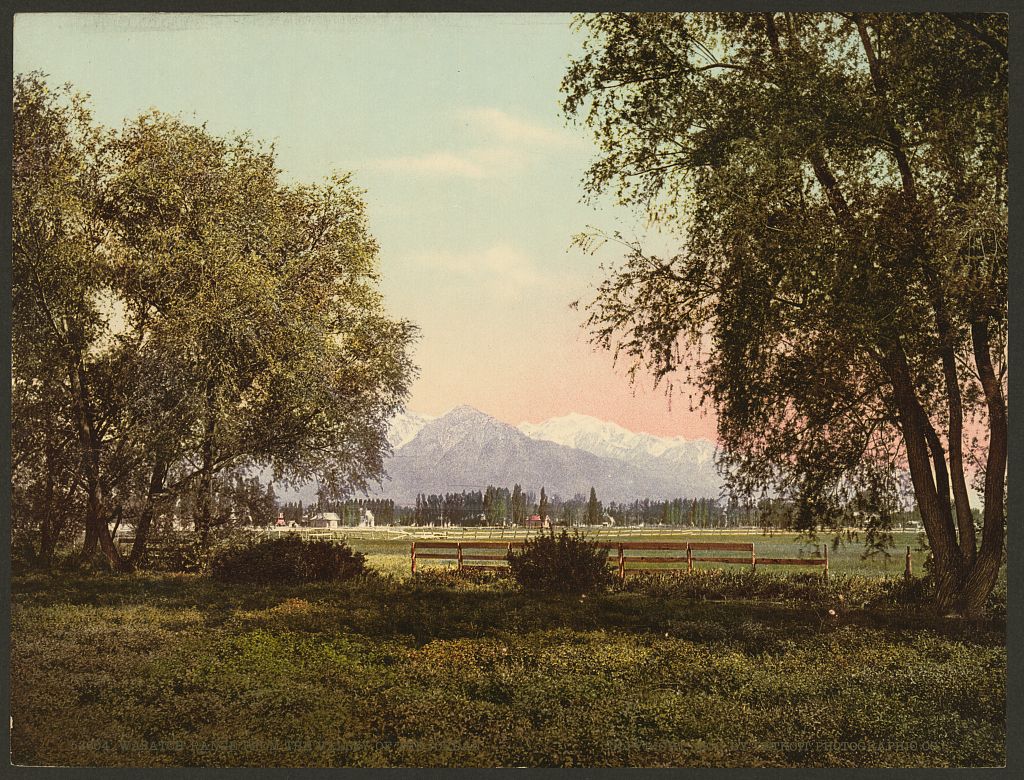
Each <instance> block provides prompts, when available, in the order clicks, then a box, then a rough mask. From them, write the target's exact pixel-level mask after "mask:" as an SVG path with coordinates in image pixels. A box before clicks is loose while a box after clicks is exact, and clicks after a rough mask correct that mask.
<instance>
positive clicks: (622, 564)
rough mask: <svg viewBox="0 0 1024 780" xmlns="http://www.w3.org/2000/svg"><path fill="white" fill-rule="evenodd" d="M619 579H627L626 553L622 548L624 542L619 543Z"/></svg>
mask: <svg viewBox="0 0 1024 780" xmlns="http://www.w3.org/2000/svg"><path fill="white" fill-rule="evenodd" d="M619 579H620V580H622V581H625V579H626V554H625V553H624V552H623V550H622V544H621V543H620V544H619Z"/></svg>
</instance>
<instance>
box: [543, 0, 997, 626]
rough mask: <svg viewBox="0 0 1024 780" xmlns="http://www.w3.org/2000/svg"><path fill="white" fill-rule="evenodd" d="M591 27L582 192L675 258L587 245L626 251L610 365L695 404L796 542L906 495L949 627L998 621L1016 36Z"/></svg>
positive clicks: (603, 299)
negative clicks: (975, 501) (990, 604)
mask: <svg viewBox="0 0 1024 780" xmlns="http://www.w3.org/2000/svg"><path fill="white" fill-rule="evenodd" d="M576 26H577V28H578V29H580V30H582V31H583V32H584V34H585V36H586V40H585V41H584V44H583V53H582V54H581V55H579V56H578V57H576V58H575V59H574V60H573V61H572V62H571V64H570V66H569V69H568V72H567V74H566V76H565V78H564V81H563V85H562V88H563V93H564V109H565V111H566V114H567V115H568V116H569V117H571V118H576V119H578V120H580V121H582V122H583V123H585V124H586V125H587V126H589V127H590V128H591V129H592V130H593V132H594V135H595V137H596V140H597V144H598V148H599V149H600V153H599V157H598V158H597V160H596V162H595V163H594V164H593V166H592V167H591V168H590V170H589V172H588V174H587V176H586V179H585V188H586V190H587V192H588V193H589V194H590V195H592V196H599V195H603V194H610V195H611V196H613V197H615V198H616V199H617V200H618V201H619V202H621V203H623V204H626V205H632V206H635V207H636V208H637V209H638V210H640V211H642V212H643V213H644V214H645V216H646V217H647V218H649V220H650V222H651V223H652V224H654V225H656V226H658V227H660V228H661V229H662V230H663V231H664V232H665V233H666V234H668V235H671V236H674V238H675V239H676V241H677V245H678V247H679V249H678V252H677V253H676V254H674V255H671V256H653V255H652V254H651V253H649V252H646V251H645V250H644V249H643V247H642V246H641V244H640V242H639V241H636V240H632V239H624V238H623V237H621V236H617V235H614V236H601V235H599V234H596V233H594V232H590V233H588V234H587V235H584V236H581V237H580V242H581V244H582V245H584V246H593V245H594V244H595V243H596V242H600V241H602V240H603V239H612V240H616V241H619V242H620V243H622V244H623V245H624V260H623V262H622V263H620V264H619V265H617V266H616V267H615V268H613V269H612V270H611V271H610V273H609V276H608V277H607V278H606V279H605V281H604V282H603V283H602V284H601V286H600V287H599V290H598V293H597V296H596V298H595V299H594V300H593V301H592V302H591V303H590V304H589V306H588V311H589V318H588V324H589V327H590V329H591V332H592V334H593V338H594V340H595V342H596V343H597V344H598V345H600V346H603V347H606V348H610V349H613V350H615V351H616V352H617V353H618V355H619V357H620V358H622V359H624V360H626V361H627V362H629V363H630V365H631V370H632V372H633V373H634V374H636V373H638V372H641V373H649V374H653V376H655V377H656V378H657V379H659V380H665V381H666V382H668V383H669V385H670V386H671V385H672V384H676V385H677V386H679V385H680V384H682V385H683V386H689V387H696V388H698V392H699V393H700V394H701V397H702V398H703V399H705V400H706V401H708V402H710V403H711V404H713V406H714V407H715V410H716V414H717V419H718V442H719V446H720V447H721V450H722V453H723V464H722V465H723V467H724V469H725V471H726V473H727V477H728V481H729V487H730V488H731V489H732V490H733V491H735V492H738V493H741V494H742V493H748V494H752V495H758V494H763V492H764V491H771V492H772V494H774V495H779V496H783V497H786V498H791V499H792V500H793V501H794V503H795V504H796V505H797V506H798V507H799V512H798V516H797V522H798V525H799V527H801V528H806V529H813V528H814V527H820V526H821V525H822V524H828V523H831V522H833V521H834V520H833V519H834V518H836V517H837V516H839V513H838V512H836V511H834V510H835V509H836V508H837V507H839V506H841V505H842V504H843V503H844V502H846V501H848V499H849V496H850V495H851V494H852V493H855V492H866V493H869V494H873V495H875V496H877V497H879V500H884V498H885V496H891V495H892V494H894V493H895V492H896V491H897V485H898V476H899V474H901V473H902V472H903V471H904V470H909V472H910V475H911V478H912V482H913V491H914V495H915V498H916V502H917V506H918V507H919V510H920V513H921V518H922V521H923V523H924V527H925V530H926V533H927V536H928V542H929V544H930V546H931V551H932V553H933V555H934V559H935V566H934V572H935V575H936V581H937V588H936V591H937V602H938V606H939V608H941V609H944V610H951V611H958V612H962V613H977V612H980V611H981V610H982V609H983V605H984V604H985V601H986V599H987V597H988V595H989V593H990V592H991V590H992V588H993V586H994V583H995V582H996V579H997V576H998V572H999V569H1000V566H1001V565H1002V563H1003V560H1004V556H1003V552H1004V545H1005V542H1004V535H1005V517H1006V507H1005V495H1006V491H1005V482H1006V465H1007V462H1006V459H1007V452H1006V450H1007V410H1006V357H1007V353H1006V334H1007V318H1006V314H1007V106H1008V77H1007V73H1008V57H1007V36H1008V17H1007V16H1006V15H1005V14H939V13H931V14H858V13H771V12H766V13H693V14H671V13H655V14H634V13H616V14H597V15H586V16H580V17H578V18H577V21H576ZM679 380H682V383H680V381H679ZM972 478H973V480H974V486H975V489H976V491H977V493H978V494H980V495H981V496H982V499H983V505H984V508H983V511H982V515H983V523H982V530H981V534H980V539H979V538H977V534H976V532H975V527H974V522H973V515H972V511H971V507H970V493H969V490H968V483H969V481H970V480H971V479H972Z"/></svg>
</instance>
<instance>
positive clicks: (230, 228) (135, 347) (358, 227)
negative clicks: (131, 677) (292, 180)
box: [11, 73, 415, 568]
mask: <svg viewBox="0 0 1024 780" xmlns="http://www.w3.org/2000/svg"><path fill="white" fill-rule="evenodd" d="M13 154H14V157H13V208H12V215H11V217H12V239H13V258H12V304H13V308H12V358H13V379H12V416H13V425H12V434H13V439H12V461H13V463H12V465H13V475H14V479H13V492H14V495H13V505H12V519H13V527H14V539H15V543H16V545H18V547H19V548H20V549H22V550H24V551H25V552H26V553H27V554H29V555H31V556H32V557H33V558H34V559H35V560H37V561H39V562H41V563H44V564H45V563H46V562H48V561H49V560H51V558H52V557H53V554H54V551H55V549H56V548H57V546H58V544H60V543H62V542H64V541H67V540H69V539H71V538H73V535H74V534H77V533H78V532H79V531H80V530H81V529H82V528H84V531H85V536H84V539H85V541H84V546H83V548H82V550H81V554H82V556H84V558H87V559H91V558H93V557H94V556H96V555H99V557H100V558H101V560H103V561H104V562H105V563H106V565H109V566H110V567H114V568H125V567H130V566H132V565H133V564H134V563H135V562H136V561H138V560H139V558H140V557H141V555H142V553H143V551H144V549H145V545H146V540H147V535H148V532H149V529H150V527H151V525H152V522H153V519H154V517H156V516H158V515H159V514H161V513H163V512H165V511H166V509H167V507H168V506H178V507H179V508H180V507H182V506H187V511H188V512H189V513H190V514H191V519H192V521H193V523H194V528H195V530H196V532H197V533H198V534H199V535H200V537H201V539H202V540H204V541H206V540H207V538H208V536H209V533H210V529H211V527H212V526H213V524H214V523H215V521H216V515H217V512H218V495H219V494H221V493H224V492H225V488H226V483H225V481H226V479H228V475H230V474H232V473H236V472H237V470H239V469H245V468H250V469H254V468H256V467H263V468H269V469H270V471H271V472H272V473H273V475H274V477H275V479H276V480H279V481H283V482H288V481H300V480H301V481H305V480H308V479H311V478H313V477H317V478H318V479H320V481H321V483H322V484H323V485H325V486H326V489H327V490H328V491H330V492H333V493H334V494H336V495H337V496H339V497H340V496H341V495H344V494H345V493H346V492H347V491H350V490H352V489H356V488H361V487H363V486H365V485H366V484H367V483H368V482H369V481H370V480H372V479H375V478H377V477H379V476H380V474H381V471H382V458H383V455H384V453H385V452H386V451H387V443H386V438H385V434H386V430H387V423H388V420H389V419H390V418H391V417H392V416H393V415H394V414H395V413H396V412H397V411H399V410H400V409H401V408H402V405H403V403H404V400H405V397H406V394H407V388H408V384H409V381H410V378H411V376H412V374H413V367H412V365H411V363H410V358H409V354H408V349H409V346H410V344H411V341H412V340H413V339H414V337H415V329H414V327H413V326H412V325H411V324H410V323H408V322H405V321H401V320H395V319H392V318H390V317H388V316H387V315H386V313H385V311H384V307H383V305H382V300H381V296H380V293H379V292H378V289H377V252H378V249H377V244H376V242H375V241H374V239H373V237H372V236H371V235H370V233H369V232H368V229H367V221H366V209H365V203H364V201H363V197H362V192H361V191H360V190H359V189H357V188H356V187H355V186H354V185H353V184H352V182H351V180H350V179H349V177H348V176H345V175H335V176H332V177H330V178H327V179H326V180H325V181H323V182H322V183H319V184H286V183H284V182H283V181H282V178H281V175H280V171H279V170H278V169H277V167H276V161H275V156H274V150H273V149H272V148H268V147H265V146H263V145H262V144H260V143H258V142H257V141H256V140H254V139H253V138H251V137H249V136H248V135H241V136H232V137H218V136H216V135H213V134H212V133H210V132H209V131H208V130H206V128H205V127H201V126H195V125H191V124H188V123H186V122H184V121H182V120H181V119H178V118H176V117H173V116H168V115H166V114H162V113H160V112H157V111H152V112H150V113H146V114H143V115H142V116H139V117H138V118H137V119H134V120H131V121H127V122H125V123H124V125H123V126H122V127H120V128H117V129H111V128H106V127H101V126H99V125H98V124H97V123H95V122H94V121H93V119H92V117H91V115H90V113H89V109H88V107H87V101H86V98H84V97H83V96H81V95H79V94H76V93H75V91H74V90H73V88H72V87H70V86H69V85H65V86H62V87H57V88H53V87H51V86H50V85H48V84H47V83H46V80H45V78H44V76H43V75H41V74H38V73H32V74H27V75H20V76H18V77H17V78H16V79H15V85H14V138H13ZM114 517H121V518H124V519H125V520H126V521H130V522H132V524H133V525H135V527H136V529H137V530H136V535H135V543H134V547H133V549H132V550H131V552H130V554H129V555H127V556H125V555H122V553H121V551H120V550H119V549H118V548H117V546H116V545H115V544H114V541H113V539H112V537H111V532H110V521H111V519H112V518H114Z"/></svg>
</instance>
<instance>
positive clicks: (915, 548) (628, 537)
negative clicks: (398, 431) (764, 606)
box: [314, 527, 927, 577]
mask: <svg viewBox="0 0 1024 780" xmlns="http://www.w3.org/2000/svg"><path fill="white" fill-rule="evenodd" d="M517 530H518V533H515V534H514V533H513V531H512V530H510V529H504V530H502V529H477V528H448V529H445V528H434V529H428V528H423V529H414V530H412V529H409V530H403V531H397V530H394V529H388V528H385V527H381V528H375V529H363V528H352V529H339V530H336V531H332V532H327V531H323V530H319V531H314V533H317V534H322V535H324V536H327V535H331V536H332V537H333V538H343V539H345V540H346V541H347V542H348V543H349V544H350V545H351V546H352V547H353V548H354V549H356V550H359V551H361V552H363V553H365V554H366V556H367V561H368V563H369V564H370V566H372V567H374V568H376V569H379V570H380V571H382V572H388V573H391V574H394V575H396V576H404V575H408V574H409V545H410V542H411V541H412V540H413V539H414V538H439V539H440V538H444V539H448V540H451V541H459V540H470V539H488V540H499V539H508V540H510V539H520V540H521V539H523V538H526V534H525V532H524V530H523V529H517ZM400 533H410V535H409V536H408V537H399V534H400ZM532 535H536V532H532ZM585 535H586V536H587V537H588V538H594V539H599V540H601V541H664V542H680V541H683V542H685V541H687V540H690V541H705V542H752V543H753V544H754V549H755V552H756V554H757V555H758V556H760V557H770V558H783V557H785V558H790V557H793V558H797V557H807V558H814V557H818V556H819V555H820V554H821V549H822V545H824V544H826V543H828V544H829V568H830V571H831V572H832V573H835V574H858V575H863V576H869V577H886V576H888V577H894V576H901V575H902V574H903V570H904V565H905V563H906V552H907V547H908V546H909V547H910V550H911V559H912V565H913V570H914V574H915V575H920V574H923V573H924V570H923V566H924V561H925V558H926V556H927V553H926V552H924V551H922V550H921V549H919V547H920V544H919V540H918V534H917V533H916V532H913V533H912V532H897V533H895V534H893V538H894V541H895V545H894V547H892V548H891V549H890V550H889V551H888V552H889V557H886V556H885V555H881V554H876V555H874V556H871V557H868V558H864V557H863V554H864V543H863V539H864V534H863V532H860V535H859V541H846V539H845V537H844V539H843V541H842V543H841V544H840V546H839V547H838V548H832V546H831V544H830V540H831V536H824V535H822V536H820V537H819V539H818V542H817V545H815V544H812V543H808V542H807V541H806V540H804V539H801V538H800V537H799V535H798V534H795V533H774V534H771V535H768V534H765V533H763V532H762V531H760V530H726V531H723V530H717V529H716V530H704V529H681V530H680V529H653V528H645V529H629V528H621V529H616V528H602V529H600V530H599V531H594V530H590V531H586V532H585ZM433 566H435V567H437V568H443V567H444V566H446V564H444V563H441V564H433ZM447 566H448V567H449V568H451V567H452V565H451V564H447ZM696 566H697V568H722V567H723V565H722V564H697V565H696ZM728 566H729V567H730V568H738V567H735V566H733V565H731V564H728ZM765 568H766V569H767V570H769V571H773V572H776V573H779V574H784V573H787V572H791V573H795V572H800V571H819V570H820V569H819V567H807V568H803V567H798V566H796V567H794V566H772V567H765Z"/></svg>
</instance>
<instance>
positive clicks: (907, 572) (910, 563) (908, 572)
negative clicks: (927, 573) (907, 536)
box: [903, 544, 914, 580]
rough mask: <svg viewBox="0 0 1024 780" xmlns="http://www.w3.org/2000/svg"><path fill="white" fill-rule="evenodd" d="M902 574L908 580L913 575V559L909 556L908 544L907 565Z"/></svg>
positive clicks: (908, 547) (908, 548)
mask: <svg viewBox="0 0 1024 780" xmlns="http://www.w3.org/2000/svg"><path fill="white" fill-rule="evenodd" d="M903 576H904V577H905V578H906V579H908V580H909V579H910V578H911V577H913V576H914V562H913V559H912V558H911V557H910V545H909V544H908V545H907V567H906V569H904V570H903Z"/></svg>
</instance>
